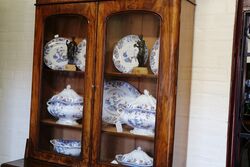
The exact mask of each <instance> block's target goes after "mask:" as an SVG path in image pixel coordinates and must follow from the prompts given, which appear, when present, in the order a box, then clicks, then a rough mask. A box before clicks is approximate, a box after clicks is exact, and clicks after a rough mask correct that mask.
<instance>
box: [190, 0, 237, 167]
mask: <svg viewBox="0 0 250 167" xmlns="http://www.w3.org/2000/svg"><path fill="white" fill-rule="evenodd" d="M196 3H197V6H196V13H195V33H194V54H193V68H192V88H191V107H190V118H189V135H188V153H187V167H225V166H226V143H227V124H228V106H229V91H230V80H231V79H230V77H231V74H230V73H231V59H232V45H233V29H234V17H235V6H236V0H196Z"/></svg>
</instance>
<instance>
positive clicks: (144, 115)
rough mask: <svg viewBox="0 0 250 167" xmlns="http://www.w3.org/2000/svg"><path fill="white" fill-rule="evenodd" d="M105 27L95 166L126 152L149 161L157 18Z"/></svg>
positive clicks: (127, 16)
mask: <svg viewBox="0 0 250 167" xmlns="http://www.w3.org/2000/svg"><path fill="white" fill-rule="evenodd" d="M106 26H107V29H106V41H105V56H104V59H105V64H104V79H103V81H104V82H103V92H102V94H103V97H102V112H101V115H102V128H101V142H100V160H101V161H104V162H112V161H113V160H115V161H119V160H120V161H122V160H121V159H120V158H122V155H124V154H127V153H130V152H132V151H134V152H135V151H137V152H138V153H139V154H140V153H141V154H143V152H144V153H146V154H147V155H148V157H153V156H154V129H155V115H156V105H157V101H156V96H157V91H156V90H157V78H158V61H159V49H160V46H159V36H160V29H159V28H160V18H159V16H157V15H156V14H152V13H147V12H139V11H133V12H126V13H119V14H114V15H112V16H110V17H109V18H108V19H107V21H106ZM111 143H112V144H111ZM139 150H140V151H141V152H139ZM119 156H120V157H119ZM115 161H114V162H113V163H115ZM118 163H119V162H118ZM121 163H122V162H121Z"/></svg>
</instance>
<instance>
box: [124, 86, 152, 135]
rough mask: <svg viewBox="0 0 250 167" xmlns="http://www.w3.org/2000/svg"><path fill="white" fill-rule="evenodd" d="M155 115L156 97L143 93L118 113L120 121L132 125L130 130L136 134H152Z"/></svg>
mask: <svg viewBox="0 0 250 167" xmlns="http://www.w3.org/2000/svg"><path fill="white" fill-rule="evenodd" d="M155 115H156V99H155V98H154V97H153V96H151V95H149V92H148V91H147V90H144V94H143V95H141V96H139V97H137V98H136V99H135V100H134V101H133V102H131V103H130V104H129V105H128V106H127V108H126V109H125V110H124V111H123V112H122V114H121V115H120V121H121V122H123V123H125V124H127V125H129V126H131V127H133V128H134V129H133V130H131V131H130V132H131V133H133V134H137V135H145V136H154V129H155Z"/></svg>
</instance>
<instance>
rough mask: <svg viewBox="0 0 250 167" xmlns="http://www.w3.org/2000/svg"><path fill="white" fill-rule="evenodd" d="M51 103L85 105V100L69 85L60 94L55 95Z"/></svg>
mask: <svg viewBox="0 0 250 167" xmlns="http://www.w3.org/2000/svg"><path fill="white" fill-rule="evenodd" d="M49 102H50V103H53V102H60V103H64V104H80V103H83V98H82V97H81V96H79V95H78V94H77V93H76V92H75V91H74V90H73V89H71V86H70V85H67V87H66V89H64V90H63V91H61V92H60V93H59V94H56V95H54V96H53V97H52V98H51V99H50V100H49Z"/></svg>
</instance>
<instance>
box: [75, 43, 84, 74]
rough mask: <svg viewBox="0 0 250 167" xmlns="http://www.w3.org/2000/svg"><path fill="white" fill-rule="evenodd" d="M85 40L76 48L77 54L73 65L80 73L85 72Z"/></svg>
mask: <svg viewBox="0 0 250 167" xmlns="http://www.w3.org/2000/svg"><path fill="white" fill-rule="evenodd" d="M86 45H87V41H86V39H83V40H82V41H81V42H80V43H79V44H78V46H77V52H76V56H75V59H74V63H75V65H76V66H77V68H79V69H80V70H81V71H85V61H86Z"/></svg>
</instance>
